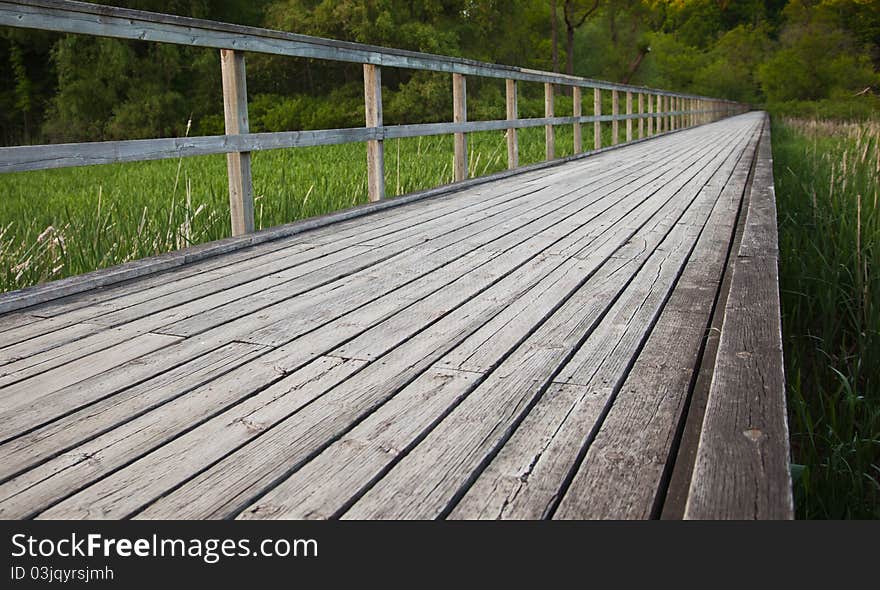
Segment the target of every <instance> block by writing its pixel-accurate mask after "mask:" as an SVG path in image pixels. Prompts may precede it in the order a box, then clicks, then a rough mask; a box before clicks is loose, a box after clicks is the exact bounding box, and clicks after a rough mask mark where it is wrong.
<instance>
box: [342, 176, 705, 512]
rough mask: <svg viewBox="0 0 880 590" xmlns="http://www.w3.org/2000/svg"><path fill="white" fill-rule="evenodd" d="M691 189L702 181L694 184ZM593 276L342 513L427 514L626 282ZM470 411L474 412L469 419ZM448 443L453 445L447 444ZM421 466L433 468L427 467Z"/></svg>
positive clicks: (621, 276)
mask: <svg viewBox="0 0 880 590" xmlns="http://www.w3.org/2000/svg"><path fill="white" fill-rule="evenodd" d="M693 184H694V186H695V187H699V186H701V183H700V182H698V181H695V182H694V183H693ZM609 266H610V268H607V269H606V268H605V267H603V270H604V272H601V271H600V273H598V274H597V275H594V276H592V277H591V278H590V279H589V280H587V281H586V283H583V284H582V285H581V286H580V288H579V289H578V290H577V292H576V293H574V294H573V295H572V296H571V297H570V298H569V299H568V300H567V301H565V303H564V304H563V305H562V307H561V308H559V309H558V310H557V311H556V312H555V313H554V314H553V315H552V316H551V317H550V318H548V319H547V321H546V322H544V323H543V324H542V325H541V326H540V327H539V328H538V329H537V331H535V332H534V334H533V335H531V336H530V337H529V339H528V340H527V341H526V342H524V343H523V344H521V345H520V346H519V347H518V348H517V349H516V350H515V351H514V352H513V353H512V354H511V355H510V356H509V357H507V358H506V359H505V360H504V361H503V362H502V363H501V365H500V366H498V368H497V369H495V370H494V371H493V372H492V373H490V374H489V376H488V377H487V378H486V380H485V381H484V382H483V383H482V384H481V385H480V386H479V387H478V388H477V389H476V390H475V391H474V392H473V393H471V394H470V395H469V396H468V397H467V398H465V400H464V401H463V402H462V403H461V404H460V405H459V406H458V407H456V408H455V409H454V410H453V411H452V412H451V413H450V414H449V416H448V417H447V418H446V419H445V420H444V421H443V422H441V423H440V425H439V426H438V427H437V428H436V429H435V430H433V431H432V432H431V433H430V434H429V435H428V436H427V437H426V438H425V440H424V441H422V442H421V443H420V445H419V446H418V447H416V449H415V450H414V451H413V452H412V453H410V454H408V455H407V456H406V457H404V458H403V460H402V461H400V463H398V464H397V465H396V466H395V467H394V468H393V469H392V470H391V471H390V472H389V473H388V474H387V475H386V476H385V477H383V478H382V479H381V480H380V481H379V482H378V483H377V484H376V485H375V486H374V487H373V488H372V489H371V490H370V491H368V492H367V493H366V494H365V495H364V496H363V498H361V499H360V500H359V501H358V502H356V503H355V504H354V505H353V506H352V508H351V509H350V511H349V512H346V514H345V515H344V517H345V518H388V517H396V518H400V517H405V518H413V517H415V518H431V517H436V516H438V515H440V514H442V513H443V510H444V509H445V508H446V507H447V506H448V504H449V502H450V499H451V498H453V497H454V496H455V494H456V493H458V491H459V490H460V489H461V486H462V485H466V483H467V480H468V478H469V477H470V475H471V474H472V473H473V470H474V469H477V468H478V467H479V465H480V464H481V462H482V461H484V460H485V456H486V454H487V453H490V452H491V450H492V449H493V448H494V446H495V445H496V444H498V442H500V441H503V440H504V439H505V438H506V437H507V436H509V434H510V432H511V429H512V428H515V425H516V423H517V422H518V421H519V420H520V419H521V417H522V415H523V414H524V413H525V412H527V411H528V409H529V408H530V406H531V404H532V403H533V402H534V400H535V396H537V395H539V394H540V392H541V390H542V386H543V385H546V384H548V380H549V379H550V378H551V377H552V375H553V373H554V371H555V368H556V367H557V366H558V365H559V364H560V363H562V362H564V361H565V359H566V357H567V356H568V355H569V354H570V351H571V350H573V348H574V347H576V346H577V345H578V344H579V342H580V341H581V340H582V338H583V337H585V336H586V335H587V334H589V333H590V332H591V331H592V329H593V328H594V327H595V325H596V324H597V323H598V321H599V320H600V319H601V317H602V313H603V310H604V309H605V308H606V306H608V305H609V302H610V301H613V298H614V294H615V293H617V292H618V291H619V290H620V289H622V288H623V287H624V286H625V284H626V282H627V281H628V278H629V277H628V276H627V275H626V273H616V272H615V269H614V265H609ZM469 416H480V417H481V419H480V421H479V422H478V423H474V422H473V420H471V419H469ZM453 447H454V448H453ZM428 465H433V467H432V468H431V469H430V470H429V469H427V466H428Z"/></svg>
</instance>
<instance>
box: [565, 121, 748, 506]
mask: <svg viewBox="0 0 880 590" xmlns="http://www.w3.org/2000/svg"><path fill="white" fill-rule="evenodd" d="M755 139H756V137H755V138H754V139H753V140H751V141H750V145H749V146H748V147H747V148H746V150H745V153H744V154H743V158H742V159H741V160H740V162H739V163H738V164H737V165H736V168H735V169H734V171H733V172H732V175H731V177H730V178H729V179H725V180H724V185H723V186H722V187H720V192H721V194H720V196H719V199H718V202H717V204H716V205H715V208H714V209H713V211H712V215H711V216H710V217H709V220H708V222H707V225H706V229H705V230H704V231H703V232H702V234H701V235H700V239H699V241H698V242H697V244H696V247H695V248H694V252H693V254H691V256H690V258H689V260H688V261H687V265H686V266H685V268H684V271H683V273H682V276H681V278H680V279H679V280H678V282H677V284H676V285H675V291H673V293H672V295H671V297H670V299H669V302H668V303H667V304H666V306H665V307H664V308H663V312H662V315H661V316H660V317H659V319H658V321H657V325H656V326H655V327H654V329H653V330H652V331H651V334H650V337H649V338H648V340H647V342H646V344H645V348H644V349H643V350H642V351H641V353H640V355H639V357H638V359H637V360H636V361H635V364H634V366H633V368H632V370H631V371H630V372H629V374H628V376H627V381H626V382H625V383H624V384H623V386H622V387H621V389H620V392H619V393H618V394H617V396H616V397H615V399H614V404H613V406H612V407H611V409H610V412H609V414H608V416H607V417H606V418H605V420H604V421H603V423H602V426H601V428H600V429H599V431H598V433H597V434H596V437H595V439H594V440H593V441H592V442H591V443H590V446H589V449H588V452H587V453H586V455H585V456H584V459H583V462H582V463H581V466H580V468H579V469H578V471H577V473H576V474H575V475H574V477H573V479H572V482H571V485H570V487H569V488H568V490H567V492H566V495H565V497H564V498H563V499H562V501H561V502H560V505H559V509H558V511H557V512H556V514H555V517H556V518H568V519H571V518H651V517H652V516H656V512H657V510H658V507H659V502H660V500H661V497H660V494H661V493H662V491H661V486H662V481H663V478H664V477H665V475H666V473H667V470H668V469H669V462H670V461H672V460H674V458H672V457H670V455H671V454H672V453H673V445H674V442H675V438H676V436H677V435H678V431H679V424H680V421H681V420H682V413H683V411H684V410H685V404H686V401H687V398H688V394H689V390H690V386H691V382H692V378H693V376H694V372H695V370H696V367H697V364H698V362H699V355H700V352H701V343H702V339H703V337H704V335H705V332H706V329H707V326H708V322H709V319H710V314H711V311H712V303H713V301H714V299H715V297H716V294H717V289H718V285H719V282H720V280H721V274H722V271H723V267H724V262H725V259H726V254H727V247H728V245H729V243H730V240H731V237H732V234H733V229H734V227H733V226H734V222H735V220H736V212H737V210H738V207H739V201H740V199H741V198H742V193H743V188H744V184H745V181H746V178H747V176H748V172H749V168H750V166H751V161H752V156H753V154H754V147H755ZM714 190H718V189H714ZM670 350H674V351H676V353H675V355H674V356H671V355H670V354H669V351H670Z"/></svg>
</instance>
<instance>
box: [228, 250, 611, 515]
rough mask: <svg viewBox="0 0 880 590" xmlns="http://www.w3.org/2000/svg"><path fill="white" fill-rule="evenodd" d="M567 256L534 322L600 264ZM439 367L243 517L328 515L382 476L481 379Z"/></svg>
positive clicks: (535, 303)
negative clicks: (416, 400)
mask: <svg viewBox="0 0 880 590" xmlns="http://www.w3.org/2000/svg"><path fill="white" fill-rule="evenodd" d="M618 245H619V242H618ZM585 248H586V246H585ZM591 252H592V253H593V254H594V255H595V256H596V257H597V259H602V258H607V257H608V255H609V253H605V254H603V253H601V249H599V250H593V249H592V248H591ZM565 260H566V262H565V263H564V264H563V265H562V266H561V267H558V269H557V271H558V272H557V271H554V273H552V274H553V275H556V276H559V277H562V278H565V279H567V281H566V280H559V279H551V278H550V276H548V278H547V279H545V280H543V281H542V282H541V283H540V284H539V285H538V286H545V289H546V286H552V287H553V290H554V291H555V292H553V293H550V294H549V296H547V292H546V290H545V291H539V295H540V296H539V297H538V298H537V299H535V298H531V297H528V294H526V297H525V299H526V300H527V305H528V307H529V308H530V309H534V308H536V307H537V308H538V309H537V314H536V315H537V317H536V318H535V320H534V323H540V321H541V320H542V319H543V315H544V314H547V313H549V312H550V311H551V310H552V307H553V306H554V305H555V304H556V302H557V301H558V300H559V299H560V298H562V297H563V295H562V294H563V293H565V292H566V291H570V290H571V289H573V288H576V286H577V284H578V283H579V282H581V281H582V277H583V276H584V274H585V272H586V271H587V270H588V269H589V268H591V267H595V265H596V263H595V262H592V263H591V264H587V263H583V262H581V261H580V260H579V259H577V258H575V257H571V258H566V259H565ZM536 288H537V287H536ZM532 291H534V290H532ZM532 291H530V292H529V293H531V292H532ZM517 303H519V300H517ZM506 309H510V307H509V306H508V307H507V308H506ZM505 311H506V310H505ZM517 332H518V333H519V334H522V333H526V332H528V327H527V326H524V327H523V328H522V330H517ZM514 343H515V340H514V341H508V347H510V346H513V345H514ZM503 354H504V351H499V354H498V358H500V357H501V356H502V355H503ZM496 362H497V361H496ZM437 371H440V372H439V373H437V372H428V373H425V374H423V375H422V377H420V378H419V379H417V380H416V381H415V382H414V383H413V384H412V385H411V386H410V387H407V388H405V389H404V390H403V391H402V392H401V393H400V394H398V395H397V396H395V397H394V398H393V399H392V400H391V401H390V402H388V404H386V405H385V406H383V407H382V408H381V409H380V410H379V411H377V412H376V413H374V414H372V415H371V416H369V417H368V418H367V419H366V420H365V421H364V422H362V423H361V424H359V425H358V426H357V427H356V428H355V429H354V430H352V431H351V432H350V433H348V434H347V435H345V436H344V437H343V438H341V439H340V440H339V441H337V442H336V443H334V444H333V445H331V446H330V447H329V448H328V449H327V450H326V451H324V452H323V453H322V454H321V455H319V456H318V457H317V458H316V459H315V461H313V462H310V463H309V464H308V465H306V467H305V468H304V469H303V470H302V471H301V472H298V473H297V474H296V475H295V476H294V477H292V478H290V479H288V480H286V481H285V482H283V483H282V484H281V485H279V486H278V487H276V488H275V489H273V490H272V492H270V493H269V494H268V495H267V496H266V497H264V498H263V499H261V500H260V502H259V503H258V504H257V505H255V506H253V507H251V508H249V509H248V510H246V511H245V512H244V513H243V516H244V517H257V518H266V517H271V518H277V517H284V518H290V517H293V518H314V517H319V518H320V517H324V518H326V517H329V516H331V515H334V514H336V513H337V512H338V511H339V510H340V509H342V508H343V507H344V506H345V503H346V502H347V501H348V500H349V499H350V498H351V497H352V495H353V494H354V493H356V492H357V491H358V490H360V489H362V488H363V487H364V486H366V485H367V484H369V483H370V482H371V481H373V480H375V479H376V478H377V477H378V476H379V475H381V473H382V471H383V470H384V469H385V468H386V466H387V465H388V463H389V462H390V461H392V460H393V459H394V458H395V457H396V456H397V455H399V454H400V453H401V452H402V450H403V449H405V448H407V447H409V446H411V445H412V444H413V440H414V439H417V438H418V435H419V434H420V433H421V432H422V431H423V430H424V429H426V428H428V427H430V426H432V425H433V424H434V423H435V422H436V421H437V420H439V419H440V418H441V417H442V416H443V413H444V411H445V410H446V409H447V408H448V407H449V406H450V405H453V403H454V402H455V401H456V400H457V399H459V398H461V397H462V396H464V395H465V394H466V393H467V392H468V389H469V388H470V386H471V384H472V383H474V382H475V377H476V376H477V375H479V374H480V373H478V372H474V371H451V372H450V371H449V370H448V369H438V370H437ZM438 379H440V380H441V381H442V386H439V385H438V384H437V380H438ZM425 387H428V391H430V392H432V393H433V392H437V393H438V394H440V395H438V396H437V397H434V396H433V395H432V396H431V397H430V398H429V399H428V400H427V403H426V404H418V403H414V402H413V396H415V397H416V398H419V397H421V396H422V395H423V394H424V393H425ZM438 387H439V390H438V389H437V388H438ZM392 424H393V425H395V426H394V428H393V429H390V428H389V425H392ZM355 464H356V466H355Z"/></svg>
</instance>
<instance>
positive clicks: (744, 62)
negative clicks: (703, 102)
mask: <svg viewBox="0 0 880 590" xmlns="http://www.w3.org/2000/svg"><path fill="white" fill-rule="evenodd" d="M770 51H771V41H770V37H769V34H768V30H767V27H766V26H765V25H759V26H756V27H754V26H751V25H739V26H737V27H736V28H734V29H731V30H730V31H727V32H726V33H724V34H723V35H722V36H721V37H720V38H719V39H718V42H717V43H716V44H715V46H714V47H713V48H712V49H711V50H710V51H709V52H708V55H707V62H706V63H705V65H704V66H703V67H702V68H700V70H698V71H697V73H696V74H695V76H694V87H695V88H696V89H697V91H698V92H700V93H701V94H704V95H706V96H724V97H727V98H729V99H731V100H737V101H740V102H747V103H757V102H760V101H761V95H760V90H759V85H758V79H757V75H756V71H757V69H758V67H759V65H760V64H761V63H762V62H764V60H765V59H766V58H767V56H768V55H769V54H770Z"/></svg>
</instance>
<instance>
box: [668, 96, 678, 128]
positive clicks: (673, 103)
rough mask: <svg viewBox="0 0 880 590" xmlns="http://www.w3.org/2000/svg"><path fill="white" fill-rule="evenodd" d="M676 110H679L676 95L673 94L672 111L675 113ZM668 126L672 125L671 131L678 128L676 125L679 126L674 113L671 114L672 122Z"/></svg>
mask: <svg viewBox="0 0 880 590" xmlns="http://www.w3.org/2000/svg"><path fill="white" fill-rule="evenodd" d="M678 110H679V109H678V97H677V96H673V97H672V112H673V113H677V112H678ZM670 127H672V130H673V131H674V130H676V129H678V127H679V121H678V115H676V114H673V115H672V124H671V125H670Z"/></svg>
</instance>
